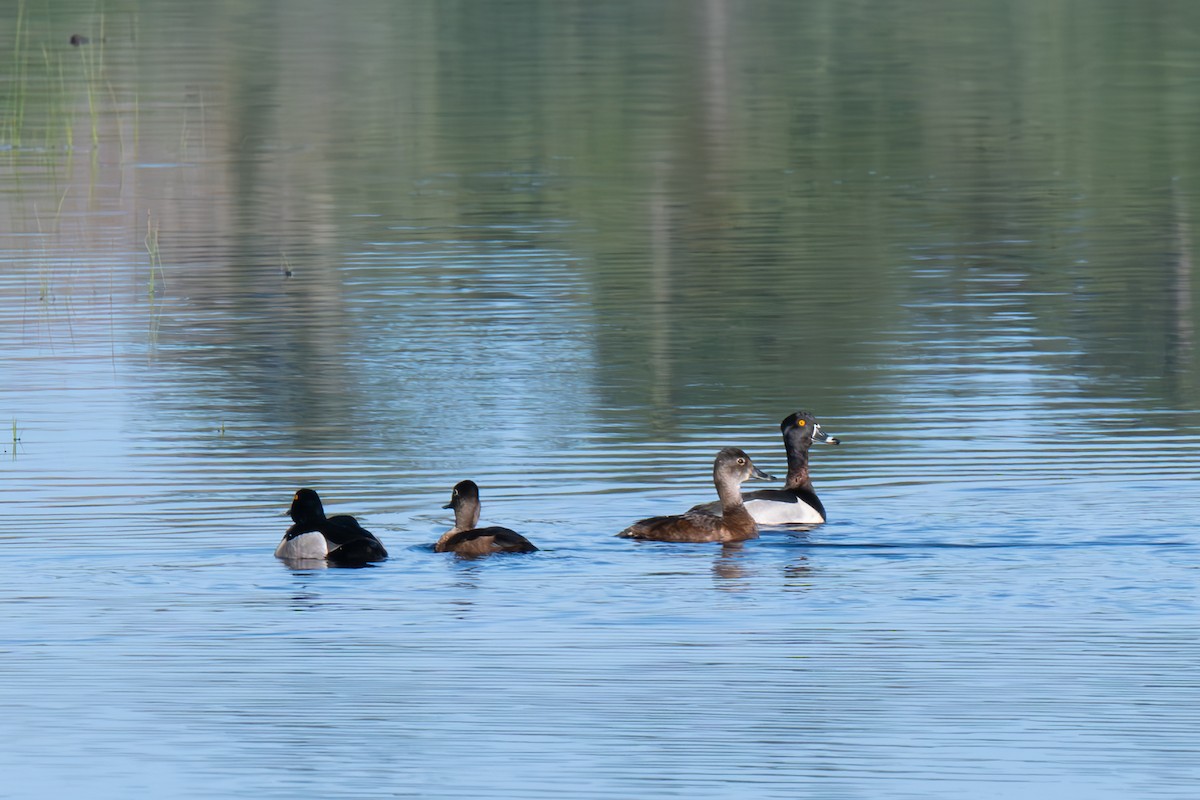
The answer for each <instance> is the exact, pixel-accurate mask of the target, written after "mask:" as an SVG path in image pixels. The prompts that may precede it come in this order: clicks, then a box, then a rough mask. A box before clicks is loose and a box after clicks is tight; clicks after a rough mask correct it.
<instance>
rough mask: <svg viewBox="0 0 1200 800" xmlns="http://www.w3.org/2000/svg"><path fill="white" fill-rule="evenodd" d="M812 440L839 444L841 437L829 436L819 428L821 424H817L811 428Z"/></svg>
mask: <svg viewBox="0 0 1200 800" xmlns="http://www.w3.org/2000/svg"><path fill="white" fill-rule="evenodd" d="M813 441H814V442H819V443H821V444H841V443H842V441H841V439H838V438H837V437H836V436H830V435H829V434H828V433H826V432H825V431H823V430H821V426H820V425H817V426H815V427H814V428H813Z"/></svg>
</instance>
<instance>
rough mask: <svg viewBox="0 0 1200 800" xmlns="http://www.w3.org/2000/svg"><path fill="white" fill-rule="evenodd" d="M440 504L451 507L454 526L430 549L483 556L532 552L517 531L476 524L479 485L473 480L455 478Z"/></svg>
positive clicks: (477, 521)
mask: <svg viewBox="0 0 1200 800" xmlns="http://www.w3.org/2000/svg"><path fill="white" fill-rule="evenodd" d="M442 508H452V509H454V527H453V528H451V529H450V530H448V531H446V532H445V533H444V534H442V538H440V539H438V542H437V544H435V545H434V546H433V549H434V550H436V551H437V552H439V553H458V554H459V555H460V556H486V555H490V554H491V553H532V552H534V551H536V550H537V548H536V547H534V546H533V544H532V543H531V542H530V541H529V540H528V539H526V538H525V537H524V536H522V535H521V534H519V533H517V532H516V531H513V530H509V529H508V528H501V527H499V526H492V527H489V528H477V527H475V526H476V525H478V524H479V509H480V505H479V487H478V486H476V485H475V481H459V482H458V483H456V484H455V485H454V489H453V491H452V492H451V493H450V502H449V503H447V504H446V505H444V506H442Z"/></svg>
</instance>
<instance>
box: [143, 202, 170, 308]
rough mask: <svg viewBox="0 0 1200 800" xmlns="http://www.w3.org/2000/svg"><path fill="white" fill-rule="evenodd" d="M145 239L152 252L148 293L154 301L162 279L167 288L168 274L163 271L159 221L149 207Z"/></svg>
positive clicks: (150, 252) (151, 300) (147, 284)
mask: <svg viewBox="0 0 1200 800" xmlns="http://www.w3.org/2000/svg"><path fill="white" fill-rule="evenodd" d="M143 241H144V242H145V244H146V252H147V253H149V254H150V276H149V278H148V279H147V282H146V294H147V296H148V297H149V298H150V302H151V303H153V302H154V296H155V293H156V291H157V287H158V282H159V281H160V280H161V281H162V286H163V288H164V289H166V288H167V275H166V273H165V272H163V265H162V254H161V253H160V252H159V249H158V223H157V222H155V221H154V217H153V215H152V214H151V212H150V211H149V210H148V209H147V211H146V238H145V239H144V240H143ZM155 270H157V271H158V276H157V278H156V277H155V274H154V273H155Z"/></svg>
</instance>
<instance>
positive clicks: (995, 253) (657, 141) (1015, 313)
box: [0, 0, 1200, 443]
mask: <svg viewBox="0 0 1200 800" xmlns="http://www.w3.org/2000/svg"><path fill="white" fill-rule="evenodd" d="M926 5H928V8H925V6H926ZM935 9H936V13H935ZM943 11H944V5H943V4H940V3H939V4H937V5H936V6H935V5H934V4H933V3H931V2H930V3H928V4H926V3H925V2H918V3H917V4H916V5H915V6H914V5H912V4H905V5H903V6H901V5H888V4H868V5H866V6H864V5H862V4H826V3H796V2H790V0H768V2H764V3H755V4H752V7H748V6H746V5H745V4H740V3H729V2H724V1H723V0H706V2H703V3H691V2H677V3H665V4H660V3H653V4H646V3H638V2H632V0H631V2H616V3H588V4H577V3H555V2H548V0H528V2H518V3H505V4H488V3H471V4H462V3H438V4H392V3H378V4H361V5H359V6H357V7H356V12H355V13H354V14H342V13H340V12H339V11H338V10H337V9H328V10H319V9H316V8H312V9H308V10H307V11H305V12H304V13H298V14H291V13H284V12H282V11H280V10H279V9H275V8H274V7H270V8H269V9H268V8H266V7H264V9H262V10H259V11H254V12H247V11H245V10H240V9H235V8H230V9H225V8H216V9H206V10H205V11H204V12H203V13H198V12H197V11H196V10H195V8H194V7H191V6H188V5H187V4H182V3H163V4H157V5H156V6H155V8H152V9H146V10H145V11H144V12H139V15H138V20H137V33H138V36H137V37H131V36H123V37H122V36H110V37H109V40H108V42H107V44H106V50H105V54H104V61H103V65H104V69H105V70H106V72H105V73H104V76H103V77H104V78H105V80H106V81H107V82H108V83H109V84H110V85H111V90H110V91H109V92H108V94H109V96H110V97H114V98H131V97H136V98H138V114H137V120H138V127H137V136H136V152H135V151H134V138H135V137H134V136H133V131H132V130H131V129H130V126H131V123H130V122H129V120H130V119H131V117H132V115H131V114H129V113H126V112H127V111H128V109H126V108H124V106H120V107H114V108H106V109H105V112H106V113H105V114H104V115H103V116H102V118H101V119H100V124H101V131H102V133H103V134H104V136H103V138H102V140H101V143H100V145H99V151H98V153H97V154H96V155H98V156H99V157H98V158H95V159H92V161H94V166H93V165H91V164H89V163H88V160H89V158H91V154H88V153H85V152H82V150H81V152H80V154H76V155H71V154H69V153H68V154H66V155H63V156H54V155H50V156H48V155H46V154H45V153H41V154H38V155H37V158H38V159H40V162H39V163H42V162H45V161H46V160H47V159H48V158H50V159H53V158H57V157H61V158H63V159H66V162H65V163H64V164H62V165H59V167H58V168H57V176H58V178H59V179H61V180H62V181H66V182H68V183H70V184H71V186H70V191H67V192H65V194H64V192H63V191H62V188H63V187H62V186H60V185H58V182H57V180H58V179H56V181H54V182H52V183H54V185H53V186H48V187H47V188H46V190H45V194H46V196H45V197H44V198H42V197H34V196H33V195H34V194H35V193H36V192H37V189H35V188H31V187H30V186H29V185H28V184H25V185H23V188H22V189H21V191H20V192H19V193H18V194H15V195H10V196H6V197H5V198H0V203H3V204H5V205H7V206H8V208H9V209H11V211H10V213H9V215H8V218H9V219H11V220H14V223H15V226H17V227H20V226H23V227H24V228H25V229H27V230H29V231H34V230H37V229H38V228H37V226H38V225H39V224H41V223H40V221H39V219H38V218H37V215H35V214H34V213H33V211H32V209H33V208H34V207H36V208H39V209H41V210H42V215H43V216H44V215H45V214H44V212H45V210H46V209H50V208H57V207H59V206H60V202H61V205H62V208H63V213H62V219H70V215H72V214H86V213H90V212H92V211H97V210H100V211H112V212H115V213H113V214H111V215H110V216H108V217H105V220H106V221H105V222H104V223H103V225H105V226H112V227H110V228H104V230H106V231H109V232H108V233H106V235H105V236H97V234H96V230H95V229H92V228H87V229H85V230H83V231H82V232H81V233H80V234H79V237H80V238H79V240H78V241H79V242H83V243H85V248H87V249H90V250H93V251H99V250H101V249H103V248H105V247H109V246H110V243H111V241H112V240H113V238H114V237H117V238H120V237H122V236H124V237H125V239H126V240H127V241H128V244H130V245H131V246H132V249H134V250H136V249H137V247H138V246H140V238H141V234H142V231H141V227H142V224H143V221H144V219H145V211H146V210H147V209H150V210H152V211H153V214H154V217H155V219H156V220H159V223H160V226H161V236H162V239H161V254H162V257H163V261H164V267H165V269H166V272H167V274H168V278H169V279H170V280H169V287H170V289H169V297H168V299H170V297H174V298H186V306H187V312H188V313H187V314H185V315H183V316H178V317H177V316H173V315H171V314H170V313H168V314H166V315H165V316H164V320H163V325H162V327H161V329H160V332H159V345H160V348H159V351H160V352H159V355H158V358H159V364H158V365H157V367H156V369H160V370H161V369H164V368H173V367H179V368H180V374H179V376H178V378H179V379H180V380H182V381H185V382H186V381H191V388H190V390H189V391H188V392H186V394H188V396H189V398H191V399H192V400H194V401H196V402H197V403H198V404H201V405H202V404H204V403H208V404H210V405H211V406H212V408H211V409H203V410H202V413H203V414H205V415H206V416H212V417H214V418H216V417H217V416H218V415H217V413H216V412H217V411H219V410H220V409H222V408H230V407H236V409H237V410H238V411H239V412H241V413H243V414H245V415H246V416H247V417H250V418H252V419H254V420H256V421H258V422H259V423H260V424H261V425H263V426H268V425H269V426H282V427H284V428H288V429H291V430H292V431H293V434H294V435H295V436H296V437H297V438H298V439H307V440H309V441H312V440H313V439H318V440H320V439H326V440H327V441H329V442H333V443H337V442H343V441H345V440H346V439H347V438H352V439H354V440H357V441H365V442H370V441H388V442H389V443H390V442H394V441H396V440H397V439H398V438H399V437H400V434H401V433H402V432H403V431H414V432H420V431H425V430H437V429H441V430H443V431H444V430H445V429H446V428H447V427H452V426H451V425H450V424H449V422H450V418H451V416H452V415H451V414H450V413H449V412H447V411H445V410H443V409H445V408H447V407H450V406H454V407H456V408H459V409H462V408H466V409H469V413H473V414H476V415H479V416H480V417H481V418H485V419H489V420H490V421H492V422H493V424H498V423H499V421H500V420H501V419H504V420H506V421H510V422H511V421H512V420H513V419H516V418H520V417H521V416H522V415H523V414H526V416H525V417H524V418H523V420H524V421H523V422H522V421H521V420H518V427H519V425H520V424H528V425H535V424H539V425H543V426H544V425H545V423H546V420H547V419H551V420H554V421H556V422H557V423H558V424H559V425H560V426H561V427H562V429H563V430H567V429H569V427H570V424H571V410H572V404H571V403H570V402H567V400H566V398H569V397H571V396H572V395H575V396H579V395H581V394H584V393H590V392H596V393H597V395H598V398H599V402H600V404H602V405H607V406H610V407H613V408H618V409H621V411H620V413H621V415H622V421H623V423H624V424H625V425H627V426H628V427H629V428H630V430H631V431H634V432H635V433H641V434H647V433H654V434H670V433H672V432H673V431H675V430H677V429H678V428H680V427H683V426H686V425H688V424H689V422H691V420H690V419H689V414H690V413H693V412H690V411H687V410H684V411H683V412H682V413H680V412H679V411H678V410H679V409H680V408H685V409H686V408H697V409H709V408H712V407H721V406H722V405H725V404H728V403H729V402H730V397H731V395H736V396H737V398H753V401H754V403H755V404H756V405H757V406H760V407H761V408H763V409H768V408H770V409H775V411H774V412H773V413H774V414H778V413H780V412H782V411H784V410H787V409H790V408H792V407H793V406H794V405H795V404H796V403H797V402H803V403H804V404H806V405H811V406H816V407H818V408H821V407H826V406H836V407H837V408H838V409H839V413H845V414H850V413H854V411H855V410H856V409H855V403H856V402H857V400H856V397H857V396H859V395H869V394H871V393H870V392H863V391H862V389H863V388H864V387H862V386H861V383H863V382H873V383H895V384H897V385H899V384H901V383H903V382H904V381H906V380H908V376H907V375H905V374H904V372H903V370H900V369H896V368H895V362H897V361H898V360H903V359H913V360H920V359H922V358H924V359H926V360H930V359H936V358H941V357H943V352H942V351H940V350H938V347H939V346H940V345H942V344H944V343H946V342H951V343H957V342H975V341H980V340H981V339H982V340H984V341H985V343H987V344H988V345H989V347H990V346H992V345H995V346H999V344H1000V343H1002V342H1004V341H1006V337H1009V336H1011V335H1013V334H1014V331H1015V335H1016V336H1017V338H1018V339H1020V340H1021V349H1023V350H1025V351H1027V352H1025V353H1024V354H1022V355H1021V356H1020V358H1023V359H1025V361H1024V363H1025V364H1026V365H1027V366H1030V367H1031V369H1032V368H1033V367H1037V368H1039V369H1040V368H1043V367H1045V366H1049V367H1051V368H1053V369H1055V370H1061V371H1062V372H1064V373H1067V374H1071V375H1078V376H1080V377H1082V378H1083V379H1084V380H1083V383H1082V385H1083V386H1084V388H1085V390H1086V389H1088V388H1089V387H1096V390H1097V391H1107V389H1108V386H1109V385H1110V384H1111V382H1112V381H1114V380H1115V381H1128V382H1129V383H1130V384H1131V385H1132V386H1134V387H1139V386H1140V387H1142V388H1143V389H1144V390H1145V391H1147V392H1148V393H1150V394H1152V395H1154V396H1161V397H1163V398H1165V399H1167V400H1169V401H1172V402H1180V403H1185V402H1187V401H1189V400H1195V399H1196V398H1197V397H1200V368H1198V366H1197V364H1196V355H1195V352H1194V348H1193V346H1192V338H1193V335H1194V326H1195V305H1194V298H1193V295H1194V292H1195V286H1194V285H1193V283H1192V281H1191V262H1192V256H1191V253H1192V250H1193V247H1194V243H1193V241H1192V240H1193V237H1194V230H1195V226H1194V223H1193V220H1192V216H1193V214H1194V209H1195V207H1196V204H1195V201H1194V197H1193V195H1194V193H1195V191H1196V189H1195V188H1194V187H1193V186H1191V185H1190V184H1189V183H1188V182H1187V181H1186V180H1184V179H1183V177H1186V176H1188V175H1193V174H1196V173H1197V171H1198V170H1197V166H1198V164H1197V161H1198V160H1200V152H1198V151H1197V150H1196V148H1195V147H1194V146H1193V143H1194V138H1195V136H1194V133H1195V130H1196V127H1197V123H1198V122H1200V111H1198V109H1200V96H1198V95H1200V86H1198V85H1197V84H1196V82H1195V81H1192V80H1190V76H1191V74H1192V72H1193V71H1194V69H1195V66H1196V64H1195V56H1194V55H1192V54H1193V52H1194V51H1195V47H1194V42H1192V41H1191V39H1190V38H1189V37H1190V36H1191V34H1190V33H1189V31H1194V30H1196V29H1197V27H1200V6H1193V5H1191V4H1175V5H1173V6H1170V7H1168V6H1166V5H1164V6H1155V7H1153V8H1138V9H1136V10H1134V9H1132V7H1129V6H1127V5H1126V4H1119V3H1101V4H1099V5H1098V6H1097V7H1095V8H1093V9H1091V12H1090V13H1089V14H1088V20H1087V23H1088V24H1087V25H1086V26H1080V25H1078V24H1077V23H1078V18H1077V9H1076V8H1075V7H1074V6H1073V5H1072V4H1068V3H1050V4H1028V8H1025V4H1021V3H1017V4H1003V3H1001V4H965V5H963V6H962V7H961V8H958V9H956V10H955V12H954V13H952V14H946V13H942V12H943ZM1018 11H1019V12H1020V13H1018ZM38 13H40V12H38ZM181 14H184V15H185V16H184V17H183V19H185V20H186V28H187V30H186V31H181V30H180V19H181V17H180V15H181ZM41 24H42V23H41V22H39V21H38V18H36V17H35V18H33V21H32V22H31V26H32V30H33V31H34V32H35V34H36V32H37V31H38V30H39V25H41ZM45 26H46V27H49V21H45ZM263 31H271V32H272V35H271V36H266V37H264V36H263V35H262V32H263ZM192 36H194V37H195V39H196V41H199V42H204V43H205V47H204V50H203V53H204V54H205V55H203V56H202V55H200V51H197V52H196V53H190V51H188V50H187V49H186V47H184V48H182V49H177V48H160V49H155V48H151V47H149V46H147V44H146V43H155V42H163V41H168V42H176V41H180V40H181V39H182V40H183V41H182V43H183V44H185V45H186V44H187V42H188V41H189V37H192ZM298 42H303V43H304V46H303V47H298V46H296V43H298ZM27 49H28V51H29V52H30V53H33V54H35V55H36V56H37V58H36V59H33V60H31V61H30V63H29V65H27V66H26V67H25V68H26V69H27V70H34V69H41V68H42V67H38V66H37V62H38V61H41V60H44V59H43V58H42V55H41V53H40V51H38V49H37V48H36V47H30V48H27ZM95 52H99V51H98V50H97V51H95ZM1164 53H1167V54H1170V57H1169V58H1164V57H1163V54H1164ZM185 55H187V57H189V58H195V59H196V61H195V63H190V64H189V65H188V70H187V72H188V76H189V77H188V84H187V87H186V90H185V91H180V90H179V89H180V87H179V86H178V85H176V84H174V83H172V81H173V80H175V78H174V77H172V76H173V75H174V72H173V71H172V70H171V69H169V68H168V67H173V66H174V60H175V59H177V58H183V57H184V56H185ZM155 59H159V61H155ZM51 63H52V62H51ZM3 69H6V67H4V66H2V65H0V70H3ZM70 69H75V66H74V62H71V64H70ZM27 74H30V75H32V74H34V73H27ZM63 74H64V77H62V78H60V77H59V76H58V74H57V73H55V75H54V76H53V77H54V80H49V79H48V78H47V80H45V81H43V82H40V83H39V82H37V81H30V82H29V87H30V91H29V92H28V96H27V98H26V99H27V106H26V118H27V120H28V124H29V125H31V126H32V125H35V124H37V123H36V120H38V119H43V118H46V117H49V116H50V115H51V113H52V112H53V109H55V108H65V107H74V106H76V105H78V106H79V107H80V108H83V107H84V103H85V101H86V98H87V96H86V92H85V91H83V90H84V89H86V86H85V85H84V84H83V83H80V82H79V81H78V80H77V79H79V78H81V77H82V75H77V74H75V73H73V72H70V71H68V70H67V69H65V68H64V72H63ZM39 92H44V93H45V94H40V93H39ZM71 92H75V93H76V94H74V95H72V94H71ZM64 94H65V96H63V95H64ZM123 102H124V103H125V104H126V105H127V104H128V101H123ZM119 105H120V104H119ZM86 117H87V115H86V114H84V113H82V112H79V113H78V115H77V119H76V122H77V123H79V124H80V125H84V123H86V122H87V120H86ZM59 127H60V128H61V125H60V126H59ZM50 129H51V127H50V126H48V125H43V126H42V127H37V128H36V130H37V131H38V132H40V133H41V135H42V136H43V137H44V136H45V135H46V134H45V131H47V130H50ZM31 130H34V129H33V128H31ZM76 138H77V140H79V141H83V140H84V139H85V136H84V135H83V133H82V131H81V132H80V133H79V134H77V137H76ZM50 152H51V153H54V152H57V151H54V150H51V151H50ZM22 157H25V156H24V155H23V153H22V152H19V151H18V152H15V153H14V154H13V158H15V159H20V158H22ZM71 159H74V160H73V161H72V160H71ZM81 159H82V160H81ZM72 164H75V165H76V167H75V168H74V169H73V170H72V169H67V167H69V166H71V165H72ZM172 164H174V165H176V166H174V167H170V168H156V169H148V168H139V165H172ZM1175 178H1179V180H1173V179H1175ZM63 197H65V201H63V200H62V198H63ZM56 222H57V220H56ZM46 224H47V227H49V222H48V221H47V222H46ZM60 227H62V229H63V230H65V231H67V232H68V233H69V231H70V230H72V228H70V226H60ZM66 245H67V243H66V242H64V247H65V246H66ZM548 254H549V255H548ZM284 259H286V260H287V262H288V263H289V264H291V265H292V267H293V268H294V269H295V273H296V276H295V278H294V279H292V280H286V281H285V280H282V279H281V274H280V270H279V267H280V263H281V262H282V261H283V260H284ZM1014 320H1015V322H1014ZM456 331H464V332H465V333H463V334H461V335H460V334H456ZM914 332H916V335H912V334H913V333H914ZM423 337H424V338H423ZM988 337H990V338H988ZM422 341H424V342H440V343H441V344H443V345H449V346H447V347H444V348H441V349H439V348H436V347H422V345H421V342H422ZM514 345H515V346H514ZM901 351H902V352H903V354H902V355H898V353H899V352H901ZM984 357H986V354H985V353H983V351H976V352H974V353H973V354H970V355H968V356H965V357H964V358H967V359H970V358H976V359H981V358H984ZM968 365H969V364H968ZM856 383H857V384H859V385H858V386H857V388H856V387H855V385H856ZM497 386H501V387H503V389H502V390H501V391H499V392H497V391H496V387H497ZM498 397H507V398H509V399H508V400H499V399H497V398H498ZM547 397H550V398H553V399H551V400H546V399H544V398H547ZM487 398H491V399H490V400H488V399H487ZM530 398H543V399H542V400H540V401H538V402H540V405H539V406H538V407H537V408H536V409H533V410H532V411H529V412H528V413H526V412H525V407H526V406H528V405H530V402H531V401H530ZM489 403H490V405H489ZM574 407H575V408H577V407H578V404H576V405H575V406H574ZM460 413H461V412H460ZM695 413H707V412H705V411H700V412H695ZM389 417H390V418H391V419H394V420H395V421H396V422H395V425H394V426H392V425H385V426H382V427H381V426H380V424H379V420H381V419H385V418H389ZM339 420H342V421H344V420H350V423H349V424H348V425H346V424H341V423H338V422H337V421H339ZM639 426H641V431H640V432H639V431H637V428H638V427H639ZM285 435H286V432H285Z"/></svg>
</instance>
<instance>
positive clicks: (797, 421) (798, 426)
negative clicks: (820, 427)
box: [796, 419, 808, 428]
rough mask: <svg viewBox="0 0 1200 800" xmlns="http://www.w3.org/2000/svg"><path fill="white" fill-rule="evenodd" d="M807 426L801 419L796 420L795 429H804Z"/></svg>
mask: <svg viewBox="0 0 1200 800" xmlns="http://www.w3.org/2000/svg"><path fill="white" fill-rule="evenodd" d="M807 424H808V423H807V422H805V421H804V420H802V419H798V420H796V427H797V428H803V427H804V426H805V425H807Z"/></svg>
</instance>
